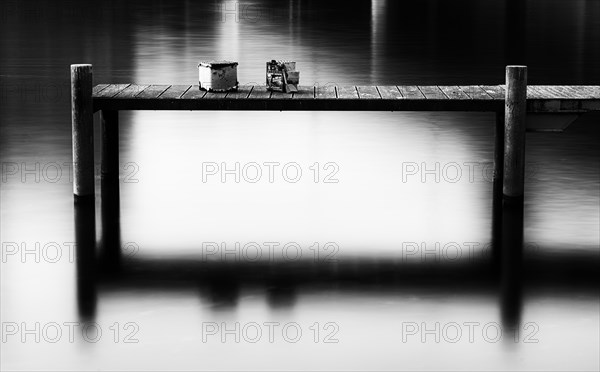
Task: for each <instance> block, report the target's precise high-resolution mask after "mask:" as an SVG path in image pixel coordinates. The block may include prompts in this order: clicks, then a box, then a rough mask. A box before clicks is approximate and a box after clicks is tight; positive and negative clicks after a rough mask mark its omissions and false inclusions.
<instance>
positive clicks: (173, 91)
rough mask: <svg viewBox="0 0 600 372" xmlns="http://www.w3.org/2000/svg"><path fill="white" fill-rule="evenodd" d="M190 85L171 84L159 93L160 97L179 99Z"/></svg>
mask: <svg viewBox="0 0 600 372" xmlns="http://www.w3.org/2000/svg"><path fill="white" fill-rule="evenodd" d="M191 87H192V86H191V85H171V86H170V87H169V89H167V90H166V91H165V92H164V93H163V94H161V95H160V99H179V98H181V96H183V95H184V94H185V93H186V92H187V91H188V90H189V89H190V88H191Z"/></svg>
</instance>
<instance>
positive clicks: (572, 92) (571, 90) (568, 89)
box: [560, 85, 587, 99]
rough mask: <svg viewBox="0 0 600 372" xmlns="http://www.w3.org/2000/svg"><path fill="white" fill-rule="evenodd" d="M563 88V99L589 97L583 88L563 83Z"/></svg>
mask: <svg viewBox="0 0 600 372" xmlns="http://www.w3.org/2000/svg"><path fill="white" fill-rule="evenodd" d="M560 88H561V90H562V91H563V93H564V97H562V98H563V99H578V98H579V99H582V98H587V95H585V94H582V92H581V90H580V89H578V88H576V87H574V86H570V85H561V86H560Z"/></svg>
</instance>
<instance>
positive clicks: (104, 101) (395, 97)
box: [71, 65, 600, 250]
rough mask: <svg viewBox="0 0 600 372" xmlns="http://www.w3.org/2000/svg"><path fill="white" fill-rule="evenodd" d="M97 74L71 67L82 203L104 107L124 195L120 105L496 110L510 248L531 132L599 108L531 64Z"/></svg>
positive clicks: (108, 152)
mask: <svg viewBox="0 0 600 372" xmlns="http://www.w3.org/2000/svg"><path fill="white" fill-rule="evenodd" d="M92 80H93V78H92V66H91V65H71V88H72V100H71V103H72V128H73V161H74V163H75V164H74V180H73V191H74V194H75V199H76V201H83V200H84V199H87V200H90V199H91V200H92V201H93V199H94V159H93V157H94V149H93V143H94V141H93V130H92V129H93V128H92V126H93V114H94V113H95V112H98V111H100V116H101V118H102V119H101V126H102V178H103V180H104V179H106V180H107V182H106V184H107V185H109V184H110V185H115V184H116V187H117V192H116V194H115V193H114V192H113V193H110V194H105V193H104V190H102V195H103V197H104V196H105V195H115V196H114V197H115V198H117V200H118V175H119V154H118V141H119V138H118V125H119V115H118V112H119V111H121V110H252V111H256V110H269V111H284V110H286V111H300V110H302V111H480V112H481V111H487V112H495V113H496V130H495V155H494V183H493V189H494V191H493V195H494V208H493V209H494V211H493V214H494V219H493V220H495V221H500V222H498V223H497V224H495V227H494V231H495V232H494V235H499V236H500V235H501V236H502V237H507V236H508V237H509V239H508V240H507V239H504V238H503V242H504V243H503V244H505V245H509V246H514V245H519V244H520V243H519V242H520V241H521V240H522V231H523V219H522V217H523V189H524V179H525V177H524V172H525V132H526V130H530V131H547V130H550V131H557V130H558V131H560V130H562V129H564V128H565V127H566V126H567V125H568V124H569V123H570V122H571V121H573V120H575V118H576V117H577V116H578V115H581V114H584V113H586V112H590V111H600V86H590V85H580V86H567V85H530V86H528V85H527V67H526V66H507V67H506V71H505V84H502V85H469V86H461V85H453V86H437V85H432V86H417V85H413V86H335V85H326V86H304V87H302V86H300V87H299V91H298V92H296V93H293V94H289V93H282V92H272V91H269V90H267V89H266V87H265V86H240V88H239V89H238V90H237V91H235V92H229V93H210V92H205V91H201V90H200V89H199V87H198V86H197V85H139V84H98V85H96V86H93V83H92ZM540 116H541V118H542V120H541V122H542V123H550V122H553V121H556V120H555V119H556V118H558V124H551V125H550V126H547V125H546V124H543V125H540V120H537V121H536V120H535V119H536V118H539V117H540ZM108 180H112V181H111V182H109V181H108ZM115 180H116V181H115ZM104 184H105V182H104V181H103V185H104ZM502 220H504V223H501V221H502ZM493 240H495V241H499V240H500V239H493ZM504 249H505V247H503V250H504Z"/></svg>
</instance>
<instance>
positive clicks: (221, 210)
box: [0, 0, 600, 370]
mask: <svg viewBox="0 0 600 372" xmlns="http://www.w3.org/2000/svg"><path fill="white" fill-rule="evenodd" d="M0 9H1V10H2V14H1V15H2V22H0V30H1V36H0V43H1V44H0V46H1V49H0V53H1V54H0V56H1V58H0V66H1V71H0V78H1V91H0V118H1V122H0V130H1V136H0V155H1V158H2V183H1V187H2V191H1V205H2V211H1V213H2V215H1V234H2V244H3V247H2V248H3V253H2V274H1V275H2V276H1V279H2V284H1V291H2V298H1V300H2V305H1V312H2V313H1V314H2V337H3V340H2V362H1V363H2V364H1V366H2V368H3V369H6V370H33V369H36V370H40V369H41V370H46V369H48V370H95V369H111V370H117V369H118V370H166V369H176V370H191V369H200V370H263V369H273V370H329V369H334V370H350V369H353V370H363V369H382V370H402V369H408V370H416V369H434V370H442V369H448V370H456V369H463V368H466V369H482V370H512V369H515V370H528V369H544V370H549V369H552V370H554V369H556V370H563V369H582V370H594V369H596V370H597V369H598V368H599V358H598V349H599V346H600V343H599V331H598V330H599V327H600V322H599V318H598V313H599V311H600V306H599V301H598V291H597V274H596V271H597V269H596V268H595V267H596V264H597V263H598V255H599V252H600V249H599V244H600V233H599V229H598V226H599V225H600V195H599V189H600V170H599V169H600V154H599V153H598V147H597V146H598V142H599V141H598V140H599V133H600V131H599V130H598V123H599V119H600V117H599V116H598V115H594V114H588V115H586V116H582V117H580V118H579V119H578V120H577V121H576V122H575V123H573V124H572V126H571V127H569V128H568V130H567V131H566V132H564V133H560V134H548V133H530V134H528V135H527V169H526V175H527V179H526V187H525V193H526V197H525V203H526V204H525V220H526V225H525V242H526V244H525V253H526V256H527V257H528V260H527V261H526V264H525V266H524V271H525V273H526V277H528V280H527V283H525V284H524V286H523V288H522V293H521V295H522V303H521V305H519V306H516V307H517V308H518V310H517V312H518V313H519V316H518V321H517V322H516V324H511V325H510V327H516V328H517V329H518V330H519V331H518V332H515V331H514V330H508V329H505V328H507V323H506V322H505V319H504V316H503V311H504V310H503V307H504V305H503V304H505V301H504V300H502V296H501V294H500V293H499V291H498V290H497V285H496V283H495V282H494V281H493V280H492V281H489V280H487V279H486V278H488V276H487V275H486V274H485V271H486V270H487V269H486V268H487V266H486V262H487V261H486V260H487V258H489V253H490V244H491V222H492V221H491V216H492V213H491V206H492V203H491V196H492V193H491V192H492V184H491V174H492V173H491V172H492V167H491V164H492V161H493V151H494V149H493V144H494V142H493V135H494V122H495V117H494V115H493V114H491V113H490V114H486V113H432V112H395V113H388V112H382V113H377V112H232V113H228V112H154V111H145V112H121V114H120V125H121V126H120V156H121V158H120V162H121V166H122V169H121V182H120V187H121V209H120V231H119V233H118V235H119V237H120V240H121V246H122V249H121V255H122V256H123V257H122V259H121V266H122V267H121V271H120V272H112V271H110V270H107V271H106V272H104V273H103V274H102V275H97V276H96V275H86V274H87V271H88V267H87V266H85V265H80V264H77V259H78V258H79V256H78V255H77V254H75V252H74V251H76V249H74V248H73V243H74V242H75V235H76V234H75V233H76V232H75V224H74V207H73V196H72V185H71V181H70V179H69V165H68V163H69V162H70V161H71V126H70V107H69V105H70V95H69V94H70V93H69V89H70V88H69V65H70V64H72V63H92V64H93V66H94V79H95V83H125V82H135V83H140V84H194V83H196V81H197V69H196V64H197V62H198V61H199V60H205V59H230V60H236V61H239V63H240V64H239V66H238V79H239V81H240V83H242V84H249V83H257V84H262V82H263V81H264V66H265V65H264V64H265V61H267V60H271V59H290V60H295V61H297V67H298V70H300V79H301V83H302V84H303V85H311V84H319V85H324V84H328V83H335V84H338V85H344V84H352V85H392V84H397V85H401V84H421V85H425V84H440V85H442V84H459V85H467V84H500V83H503V79H504V66H505V65H507V64H526V65H527V66H528V69H529V83H530V84H585V85H598V84H600V69H598V66H600V49H599V48H598V47H597V45H598V44H599V42H600V22H598V21H597V20H598V19H600V3H599V2H597V1H591V0H590V1H579V0H577V1H568V2H567V1H558V0H557V1H549V0H538V1H532V0H529V1H521V2H519V1H511V0H508V1H499V0H498V1H486V2H481V1H475V0H460V1H434V0H427V1H391V0H388V1H384V0H379V1H376V0H373V1H371V2H368V1H364V2H358V1H357V2H343V1H328V2H314V1H300V0H293V1H241V2H232V1H223V2H221V1H212V2H210V1H209V2H203V3H197V2H192V1H169V2H162V1H153V2H142V1H139V2H137V1H131V2H127V3H125V2H97V3H96V2H87V1H78V2H75V1H72V2H61V3H60V5H58V3H57V4H50V3H44V2H27V1H16V0H8V1H3V2H2V5H1V8H0ZM97 119H98V118H96V120H97ZM96 134H97V138H98V137H99V133H96ZM223 163H224V165H225V167H226V169H229V170H232V169H235V167H236V163H239V172H238V175H239V180H238V181H239V182H236V179H235V177H236V175H235V174H229V173H227V172H222V171H223ZM273 163H277V164H278V165H277V167H276V168H274V169H275V171H274V172H273V179H272V182H271V181H270V180H269V177H268V173H267V172H268V171H269V168H268V167H267V166H266V165H265V164H273ZM257 165H258V169H260V171H261V172H262V177H260V179H258V181H257V182H253V181H255V180H256V179H257V173H255V172H256V171H257ZM286 165H287V168H285V169H287V170H288V171H289V172H285V173H282V170H283V168H284V166H286ZM215 166H216V167H218V170H219V171H218V172H216V173H215V174H214V175H213V174H211V173H210V172H208V171H209V170H211V169H212V170H215V168H214V167H215ZM210 167H213V168H210ZM298 169H299V170H300V171H301V174H300V173H296V172H297V171H298ZM234 173H235V172H234ZM221 177H224V180H225V182H222V178H221ZM296 179H297V182H296ZM99 186H100V180H99V178H98V184H97V190H98V189H99ZM97 204H98V205H97V210H98V212H97V219H96V220H97V223H98V226H97V241H98V247H99V251H98V254H99V256H100V257H102V256H103V253H102V252H103V251H106V250H107V249H108V250H109V251H110V247H108V248H107V247H106V245H107V244H106V240H105V239H106V238H105V234H106V233H107V232H109V233H110V232H111V231H108V229H107V228H106V227H105V226H103V223H101V221H102V217H101V215H100V212H99V211H100V203H99V202H98V203H97ZM113 233H114V231H113ZM236 244H237V245H238V246H239V247H238V246H236ZM269 247H274V248H272V249H271V248H269ZM76 253H79V252H76ZM259 255H260V257H258V256H259ZM109 261H110V260H109ZM94 267H95V266H94ZM78 273H79V274H78ZM538 274H539V275H540V277H538ZM78 277H79V278H80V279H79V281H78V280H77V278H78ZM86 277H91V278H92V282H94V285H93V288H95V289H94V291H93V296H92V297H94V299H93V300H92V301H91V304H92V305H91V307H92V309H93V310H91V311H90V310H89V309H88V310H82V307H83V308H85V307H86V306H88V305H82V301H83V300H82V297H83V298H86V295H85V294H84V295H82V294H81V290H80V289H81V288H82V281H83V282H85V280H84V279H82V278H86ZM536 278H537V279H536ZM86 283H87V282H86ZM83 288H87V287H85V286H83ZM78 291H79V292H78ZM84 292H85V291H84ZM83 302H85V301H83ZM509 302H510V301H509ZM92 321H93V322H96V325H95V327H91V328H90V327H89V322H92ZM70 322H73V323H76V324H74V325H73V329H74V333H73V337H72V339H71V338H70V337H69V336H70V334H69V332H70V330H71V328H69V327H70V326H69V324H72V323H70ZM273 322H274V323H273ZM36 323H37V325H36ZM115 323H116V324H115ZM84 324H87V325H88V326H86V327H87V328H84ZM273 324H276V326H275V325H273ZM470 325H472V326H473V327H474V328H473V329H474V331H473V333H470V330H471V328H469V327H470ZM270 326H273V327H274V328H269V327H270ZM36 327H37V328H36ZM236 327H237V328H236ZM415 327H416V328H415ZM436 327H437V328H436ZM98 328H99V329H101V330H102V334H95V333H94V332H96V331H97V329H98ZM82 329H85V332H83V333H82ZM283 329H285V331H283V332H282V330H283ZM298 329H300V330H301V332H302V333H300V334H299V333H297V331H298ZM432 329H433V330H434V331H432V332H430V333H427V330H432ZM436 329H437V331H436ZM499 329H500V330H503V331H504V332H503V334H502V337H496V335H495V334H494V332H495V331H497V330H499ZM27 330H29V331H30V332H29V333H28V331H27ZM227 330H229V333H227V332H228V331H227ZM271 330H273V333H270V332H271ZM482 330H485V331H482ZM57 332H60V333H57ZM436 335H437V336H439V337H440V339H439V340H436ZM36 336H37V337H38V338H39V339H38V340H36ZM236 336H237V337H238V338H239V339H236ZM459 336H460V337H459ZM135 340H137V342H130V341H135ZM36 341H37V342H36ZM94 341H96V342H94Z"/></svg>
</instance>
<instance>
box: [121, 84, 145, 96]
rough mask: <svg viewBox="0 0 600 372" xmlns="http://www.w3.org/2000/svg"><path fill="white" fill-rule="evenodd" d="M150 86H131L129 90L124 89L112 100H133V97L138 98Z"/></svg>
mask: <svg viewBox="0 0 600 372" xmlns="http://www.w3.org/2000/svg"><path fill="white" fill-rule="evenodd" d="M149 86H150V85H138V84H131V85H130V86H128V87H127V88H125V89H123V90H122V91H120V92H119V93H117V94H116V95H114V96H113V97H112V98H123V99H126V98H133V97H135V96H137V95H138V94H140V93H141V92H143V91H144V90H145V89H146V88H148V87H149Z"/></svg>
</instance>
